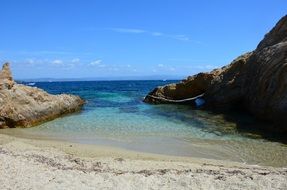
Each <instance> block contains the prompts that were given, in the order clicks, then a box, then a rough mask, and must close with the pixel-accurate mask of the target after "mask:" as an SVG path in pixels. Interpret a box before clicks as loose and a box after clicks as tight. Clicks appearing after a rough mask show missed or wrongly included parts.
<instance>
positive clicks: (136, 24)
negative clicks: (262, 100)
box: [0, 0, 287, 79]
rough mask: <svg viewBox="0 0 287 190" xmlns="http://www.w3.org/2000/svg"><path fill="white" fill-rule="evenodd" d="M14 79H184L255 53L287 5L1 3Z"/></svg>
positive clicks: (3, 52) (282, 1)
mask: <svg viewBox="0 0 287 190" xmlns="http://www.w3.org/2000/svg"><path fill="white" fill-rule="evenodd" d="M0 7H1V11H0V23H1V33H0V34H1V35H0V42H1V43H0V61H1V62H4V61H9V62H11V64H12V69H13V73H14V77H15V78H18V79H25V78H44V77H49V78H86V77H106V78H109V77H116V76H123V77H129V76H155V75H169V76H187V75H191V74H195V73H197V72H202V71H209V70H212V69H213V68H215V67H220V66H223V65H226V64H228V63H229V62H230V61H232V59H234V58H236V57H237V56H239V55H240V54H242V53H244V52H247V51H251V50H253V49H254V48H255V47H256V45H257V44H258V42H259V41H260V40H261V39H262V38H263V36H264V34H265V33H266V32H267V31H269V30H270V29H271V28H272V27H273V26H274V25H275V23H276V22H277V21H278V20H279V19H280V18H281V17H282V16H284V15H285V14H286V13H287V1H286V0H241V1H230V0H209V1H207V0H201V1H199V0H141V1H140V0H138V1H136V0H113V1H112V0H93V1H92V0H91V1H89V0H85V1H83V0H82V1H80V0H78V1H76V0H61V1H60V0H49V1H48V0H41V1H39V0H34V1H33V0H25V1H24V0H18V1H16V0H9V1H8V0H6V1H4V0H3V1H0Z"/></svg>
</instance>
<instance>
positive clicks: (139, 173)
mask: <svg viewBox="0 0 287 190" xmlns="http://www.w3.org/2000/svg"><path fill="white" fill-rule="evenodd" d="M0 144H1V145H0V160H1V165H0V176H1V178H0V189H40V188H41V189H287V168H274V167H263V166H253V165H245V164H241V163H236V162H228V161H216V160H207V159H197V158H196V159H195V158H185V157H171V156H162V155H156V154H146V153H138V152H132V151H126V150H121V149H116V148H111V147H103V146H95V145H82V144H73V143H68V142H59V141H46V140H31V139H24V138H18V137H13V136H8V135H2V134H1V135H0Z"/></svg>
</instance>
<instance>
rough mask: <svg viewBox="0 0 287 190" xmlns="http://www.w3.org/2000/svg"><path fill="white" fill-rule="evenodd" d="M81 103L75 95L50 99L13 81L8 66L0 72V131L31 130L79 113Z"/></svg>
mask: <svg viewBox="0 0 287 190" xmlns="http://www.w3.org/2000/svg"><path fill="white" fill-rule="evenodd" d="M83 104H84V100H82V99H81V98H80V97H78V96H74V95H67V94H61V95H51V94H48V93H47V92H45V91H43V90H41V89H39V88H36V87H29V86H25V85H22V84H17V83H15V82H14V80H13V78H12V74H11V71H10V68H9V64H8V63H5V64H4V65H3V69H2V71H0V128H7V127H30V126H34V125H36V124H39V123H41V122H44V121H47V120H52V119H55V118H57V117H59V116H61V115H64V114H67V113H72V112H75V111H77V110H80V109H81V107H82V105H83Z"/></svg>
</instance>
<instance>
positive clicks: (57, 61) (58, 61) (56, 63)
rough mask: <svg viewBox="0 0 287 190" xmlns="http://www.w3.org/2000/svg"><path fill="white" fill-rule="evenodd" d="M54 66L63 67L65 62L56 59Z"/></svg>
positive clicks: (53, 62)
mask: <svg viewBox="0 0 287 190" xmlns="http://www.w3.org/2000/svg"><path fill="white" fill-rule="evenodd" d="M52 64H54V65H62V64H63V61H62V60H60V59H55V60H54V61H52Z"/></svg>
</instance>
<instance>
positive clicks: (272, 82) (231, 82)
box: [144, 15, 287, 132]
mask: <svg viewBox="0 0 287 190" xmlns="http://www.w3.org/2000/svg"><path fill="white" fill-rule="evenodd" d="M202 93H204V94H205V95H204V97H203V98H204V100H205V106H204V108H205V109H209V110H218V109H220V110H229V109H231V108H240V109H244V110H246V111H248V112H250V113H252V114H253V115H254V116H256V117H257V118H259V119H262V120H266V121H271V122H273V123H274V124H275V125H273V126H272V128H271V130H274V131H285V132H286V131H287V117H286V116H287V15H286V16H284V17H283V18H282V19H281V20H280V21H279V22H278V23H277V24H276V26H275V27H274V28H273V29H272V30H271V31H270V32H269V33H268V34H266V35H265V37H264V39H263V40H262V41H261V42H260V43H259V45H258V46H257V48H256V49H255V50H254V51H253V52H249V53H246V54H244V55H241V56H239V57H238V58H237V59H235V60H234V61H233V62H232V63H231V64H229V65H227V66H225V67H223V68H220V69H215V70H213V71H211V72H210V73H199V74H197V75H194V76H191V77H188V78H187V79H186V80H183V81H182V82H180V83H178V84H170V85H166V86H163V87H158V88H156V89H154V90H153V91H152V92H151V93H150V94H149V95H148V96H146V98H145V100H144V101H145V102H148V103H165V102H163V101H161V100H160V99H155V98H153V97H152V96H159V97H165V98H168V99H185V98H190V97H194V96H197V95H199V94H202ZM150 95H151V96H150Z"/></svg>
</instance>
